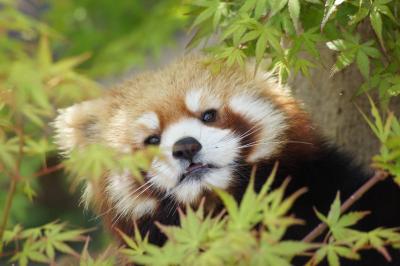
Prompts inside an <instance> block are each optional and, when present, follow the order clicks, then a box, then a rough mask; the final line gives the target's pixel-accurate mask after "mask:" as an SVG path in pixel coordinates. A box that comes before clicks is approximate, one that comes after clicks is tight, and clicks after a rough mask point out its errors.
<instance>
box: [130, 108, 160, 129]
mask: <svg viewBox="0 0 400 266" xmlns="http://www.w3.org/2000/svg"><path fill="white" fill-rule="evenodd" d="M136 122H137V123H138V124H141V125H143V126H145V127H147V128H148V129H151V130H157V129H159V128H160V120H159V119H158V116H157V114H156V113H154V112H148V113H144V114H143V115H142V116H140V117H139V118H138V119H137V120H136Z"/></svg>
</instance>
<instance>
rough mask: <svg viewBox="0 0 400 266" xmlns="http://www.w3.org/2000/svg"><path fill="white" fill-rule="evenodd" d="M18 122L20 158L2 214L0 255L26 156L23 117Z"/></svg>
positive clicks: (19, 117) (18, 117)
mask: <svg viewBox="0 0 400 266" xmlns="http://www.w3.org/2000/svg"><path fill="white" fill-rule="evenodd" d="M16 120H17V128H16V129H15V132H16V133H17V135H18V139H19V149H18V157H17V160H16V162H15V168H14V174H13V175H12V176H11V182H10V186H9V188H8V193H7V199H6V203H5V205H4V212H3V213H2V216H1V224H0V253H1V252H2V251H3V243H4V242H3V236H4V231H5V230H6V227H7V222H8V218H9V215H10V210H11V207H12V202H13V199H14V195H15V191H16V188H17V183H18V181H19V180H20V179H21V175H20V168H21V162H22V158H23V156H24V141H25V138H24V129H23V127H22V125H23V123H22V122H23V121H22V117H21V116H20V115H18V116H17V119H16Z"/></svg>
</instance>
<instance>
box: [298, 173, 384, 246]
mask: <svg viewBox="0 0 400 266" xmlns="http://www.w3.org/2000/svg"><path fill="white" fill-rule="evenodd" d="M387 176H388V173H387V172H385V171H382V170H377V171H376V172H375V174H374V175H373V176H372V177H371V178H370V179H369V180H368V181H367V182H365V184H364V185H362V186H361V187H360V188H359V189H358V190H357V191H356V192H354V194H353V195H351V196H350V198H348V199H347V200H346V201H345V202H344V203H343V204H342V206H341V207H340V213H344V212H346V211H347V210H348V209H349V208H350V207H351V206H352V205H353V204H354V203H355V202H356V201H357V200H359V199H360V198H361V197H362V196H363V195H364V194H365V193H366V192H367V191H368V190H370V189H371V188H372V187H373V186H375V185H376V184H377V183H378V182H380V181H382V180H384V179H385V178H386V177H387ZM326 228H328V226H327V225H326V224H325V223H320V224H319V225H318V226H317V227H315V228H314V230H312V231H311V232H310V233H309V234H308V235H306V236H305V237H304V238H303V240H302V241H303V242H312V241H314V240H315V239H316V238H317V237H318V236H320V235H321V234H322V233H323V232H324V231H325V229H326Z"/></svg>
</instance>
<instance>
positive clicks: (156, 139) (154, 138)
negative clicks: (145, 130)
mask: <svg viewBox="0 0 400 266" xmlns="http://www.w3.org/2000/svg"><path fill="white" fill-rule="evenodd" d="M160 141H161V139H160V136H158V135H151V136H149V137H147V138H146V139H145V140H144V145H158V144H160Z"/></svg>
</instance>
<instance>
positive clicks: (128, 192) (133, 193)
mask: <svg viewBox="0 0 400 266" xmlns="http://www.w3.org/2000/svg"><path fill="white" fill-rule="evenodd" d="M145 189H146V187H143V188H142V189H139V187H138V186H137V185H136V184H135V182H134V180H132V177H131V176H130V175H129V173H128V172H125V173H123V174H117V173H113V174H111V175H110V176H109V178H108V184H107V188H106V191H107V193H108V194H109V196H110V199H111V202H112V203H113V205H114V207H115V210H116V212H117V213H118V217H119V216H120V217H127V218H134V219H138V218H140V217H142V216H143V215H146V214H150V213H152V212H153V211H154V210H155V209H156V207H157V201H156V200H155V199H153V198H147V199H143V198H141V197H140V194H141V193H142V192H144V190H145Z"/></svg>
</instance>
